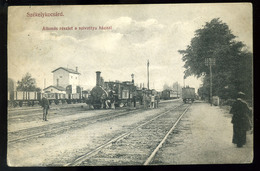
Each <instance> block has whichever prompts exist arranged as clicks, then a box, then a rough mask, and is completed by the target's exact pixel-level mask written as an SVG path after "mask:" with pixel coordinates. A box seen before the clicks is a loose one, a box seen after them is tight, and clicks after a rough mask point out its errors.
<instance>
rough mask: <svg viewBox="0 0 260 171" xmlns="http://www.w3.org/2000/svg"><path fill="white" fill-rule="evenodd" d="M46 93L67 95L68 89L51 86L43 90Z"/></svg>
mask: <svg viewBox="0 0 260 171" xmlns="http://www.w3.org/2000/svg"><path fill="white" fill-rule="evenodd" d="M43 90H44V92H45V93H63V94H66V89H65V88H63V87H61V86H49V87H47V88H45V89H43Z"/></svg>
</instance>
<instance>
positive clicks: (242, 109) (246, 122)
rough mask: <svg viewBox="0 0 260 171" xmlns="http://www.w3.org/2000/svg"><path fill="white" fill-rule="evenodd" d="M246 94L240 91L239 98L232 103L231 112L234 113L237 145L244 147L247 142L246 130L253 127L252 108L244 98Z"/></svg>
mask: <svg viewBox="0 0 260 171" xmlns="http://www.w3.org/2000/svg"><path fill="white" fill-rule="evenodd" d="M244 96H245V94H244V93H242V92H239V93H238V98H237V100H236V101H235V102H234V104H233V105H232V108H231V110H230V113H231V114H233V117H232V121H231V123H233V140H232V142H233V143H234V144H237V147H242V146H243V145H245V144H246V131H249V130H250V129H251V124H250V116H251V110H250V108H249V107H248V104H247V103H246V101H244V100H243V98H244Z"/></svg>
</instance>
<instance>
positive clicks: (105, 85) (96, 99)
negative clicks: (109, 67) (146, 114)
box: [86, 71, 140, 109]
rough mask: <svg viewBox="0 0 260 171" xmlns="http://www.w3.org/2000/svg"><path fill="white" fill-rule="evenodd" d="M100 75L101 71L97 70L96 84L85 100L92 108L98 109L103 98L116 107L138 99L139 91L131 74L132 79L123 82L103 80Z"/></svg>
mask: <svg viewBox="0 0 260 171" xmlns="http://www.w3.org/2000/svg"><path fill="white" fill-rule="evenodd" d="M100 75H101V72H100V71H97V72H96V86H95V87H94V88H93V89H92V90H91V91H90V95H89V97H88V99H87V100H86V103H87V104H89V105H92V106H93V107H94V109H100V108H101V107H102V105H103V104H102V103H103V102H104V100H105V99H106V100H107V99H108V100H109V101H111V102H114V103H115V106H116V107H123V106H126V105H127V104H129V103H131V102H133V101H134V100H139V99H138V98H139V97H140V95H139V93H138V92H140V91H138V90H137V87H136V86H135V85H134V78H133V75H132V81H124V82H119V81H109V82H104V81H103V78H102V77H101V76H100Z"/></svg>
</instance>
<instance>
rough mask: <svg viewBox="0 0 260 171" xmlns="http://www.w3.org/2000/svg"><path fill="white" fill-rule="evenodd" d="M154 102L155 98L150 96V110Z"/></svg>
mask: <svg viewBox="0 0 260 171" xmlns="http://www.w3.org/2000/svg"><path fill="white" fill-rule="evenodd" d="M154 102H155V96H154V94H152V96H151V102H150V108H151V109H153V108H154Z"/></svg>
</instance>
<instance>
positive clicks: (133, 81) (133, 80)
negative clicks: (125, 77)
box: [131, 74, 135, 84]
mask: <svg viewBox="0 0 260 171" xmlns="http://www.w3.org/2000/svg"><path fill="white" fill-rule="evenodd" d="M134 76H135V75H134V74H132V75H131V77H132V83H133V84H134V83H135V79H134Z"/></svg>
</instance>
